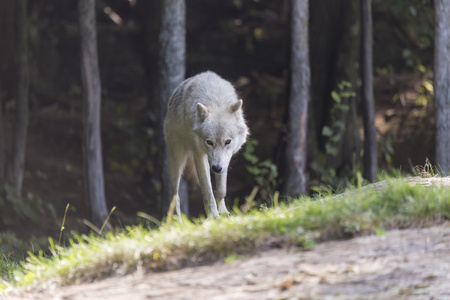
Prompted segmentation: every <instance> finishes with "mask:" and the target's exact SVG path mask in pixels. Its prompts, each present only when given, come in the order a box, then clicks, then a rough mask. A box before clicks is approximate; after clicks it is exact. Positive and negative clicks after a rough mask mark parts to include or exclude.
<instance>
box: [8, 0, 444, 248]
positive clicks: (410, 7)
mask: <svg viewBox="0 0 450 300" xmlns="http://www.w3.org/2000/svg"><path fill="white" fill-rule="evenodd" d="M0 3H1V4H2V7H3V9H2V10H1V11H0V14H1V15H0V22H1V25H0V37H1V39H2V47H1V51H0V62H1V63H0V99H1V108H2V120H1V124H2V126H3V128H4V130H3V132H4V134H5V136H4V141H5V143H4V145H5V150H4V153H5V159H4V161H5V168H4V170H0V171H1V172H2V174H4V176H3V179H2V190H1V197H0V209H1V219H0V232H2V233H1V236H0V237H1V240H0V247H1V248H2V250H4V251H5V253H7V252H8V251H12V249H13V247H18V248H20V245H21V244H24V243H25V244H27V245H24V246H23V248H27V247H29V244H28V242H21V241H19V240H17V239H16V237H15V236H16V235H17V236H19V237H20V238H21V239H22V238H23V239H24V240H27V241H30V240H32V241H35V242H34V243H36V245H38V244H39V243H40V242H39V240H40V239H41V238H42V237H45V238H46V237H47V236H55V235H58V234H59V230H60V225H61V219H62V216H63V215H64V210H65V208H66V207H67V204H70V206H69V211H68V213H67V218H66V223H65V227H66V229H67V230H71V229H77V230H79V231H83V230H87V229H88V227H87V226H86V225H85V223H86V222H83V220H85V219H87V218H88V217H87V216H88V208H87V206H86V203H85V201H84V200H83V199H84V195H83V163H82V132H83V131H82V83H81V75H80V74H81V71H80V35H79V28H78V8H77V2H76V1H52V2H48V1H28V7H27V10H26V15H25V17H26V18H25V20H26V25H27V28H28V37H27V42H26V45H27V46H28V76H29V120H28V122H29V124H28V139H27V143H26V151H25V153H26V157H25V165H24V166H25V167H24V170H25V172H24V178H23V191H22V192H21V195H17V194H16V193H15V192H14V189H13V188H12V187H11V185H10V183H9V182H10V180H9V179H8V175H7V174H8V170H9V169H12V168H13V159H12V157H13V156H14V155H13V153H15V151H14V150H13V144H14V120H15V117H14V116H15V112H16V111H17V110H18V109H19V108H18V106H17V105H16V103H17V102H16V86H17V82H18V78H20V74H18V71H17V70H18V69H17V62H18V61H19V59H18V58H17V56H16V55H15V54H16V53H17V52H16V49H17V48H16V47H17V38H16V34H17V31H18V30H19V27H18V26H17V21H16V19H15V17H14V16H16V9H17V8H16V7H15V5H14V3H15V1H13V0H1V1H0ZM186 9H187V15H186V32H187V35H186V76H187V77H189V76H192V75H195V74H197V73H199V72H202V71H205V70H212V71H215V72H217V73H219V74H220V75H221V76H223V77H224V78H226V79H228V80H230V81H232V82H233V83H234V84H235V86H236V87H237V89H238V92H239V94H240V95H241V97H242V98H243V99H244V103H245V113H246V116H247V119H248V123H249V126H250V129H251V132H252V134H251V140H250V142H249V143H248V144H247V146H246V147H245V149H243V151H242V152H241V154H240V155H238V156H237V157H236V158H235V161H234V163H233V165H232V168H231V170H230V174H229V184H228V189H229V196H228V205H229V206H232V205H233V204H235V203H236V204H237V205H239V203H242V202H243V201H244V198H245V196H247V195H249V194H250V192H251V191H252V189H253V188H254V187H255V186H259V187H260V190H259V195H258V196H257V198H258V199H260V200H258V202H257V205H262V206H264V205H267V206H270V204H271V203H270V201H271V197H270V196H271V195H273V192H275V191H276V190H278V189H279V188H280V186H281V185H282V184H283V178H282V176H280V174H283V171H282V168H283V156H284V147H285V142H286V140H285V137H286V135H285V132H286V121H287V120H286V117H287V107H288V92H289V87H288V86H289V66H290V64H289V59H290V56H289V53H290V1H287V0H284V1H268V0H258V1H256V0H253V1H239V0H233V1H231V0H229V1H207V0H188V1H186ZM359 14H360V13H359V5H358V1H345V0H340V1H339V0H336V1H326V0H315V1H311V3H310V22H309V24H310V30H309V33H310V62H311V101H310V105H309V120H308V165H307V174H308V187H309V190H310V191H313V190H314V188H315V187H317V186H320V185H325V186H329V187H331V188H332V189H334V190H336V191H338V190H339V189H342V188H344V187H345V185H346V184H348V183H356V180H358V179H357V178H359V177H360V175H361V174H362V166H361V165H362V162H361V157H362V152H361V151H362V142H361V140H362V138H363V130H362V121H361V113H360V111H361V109H360V104H361V101H360V91H359V90H360V84H361V83H360V79H359V46H360V44H359V43H360V28H359V21H360V20H359V18H360V15H359ZM96 15H97V35H98V51H99V53H98V57H99V66H100V76H101V82H102V114H101V116H102V124H101V125H102V127H101V128H102V141H103V160H104V172H105V193H106V200H107V204H108V208H112V207H113V206H115V207H116V208H117V209H116V210H115V212H114V213H113V217H112V221H113V222H114V223H119V224H129V223H134V222H137V221H139V218H138V217H137V216H136V212H138V211H142V212H145V213H147V214H149V215H151V216H154V217H155V218H158V219H159V218H161V209H162V208H161V197H160V193H161V181H160V177H159V172H160V170H159V168H158V153H157V152H158V147H157V139H158V136H157V135H158V118H159V106H158V103H159V102H158V101H159V99H158V97H157V95H158V91H157V87H158V33H159V30H160V28H159V24H160V7H159V4H158V1H145V0H135V1H133V0H109V1H97V6H96ZM372 16H373V25H374V27H373V28H374V31H373V39H374V48H373V50H374V61H373V64H374V75H375V80H374V88H375V108H376V114H375V123H376V126H377V139H378V153H379V157H378V162H379V165H378V167H379V170H380V171H382V172H383V171H384V172H391V171H392V170H399V169H400V170H401V171H404V172H412V169H413V167H414V166H416V165H423V164H424V163H425V158H426V157H428V158H429V159H430V161H431V162H433V161H434V152H435V150H434V144H435V143H434V118H433V103H432V101H433V88H432V72H431V70H432V62H433V28H434V27H433V26H434V23H433V22H434V20H433V6H432V1H426V0H424V1H420V0H415V1H408V3H406V2H405V1H382V0H374V1H373V2H372ZM337 99H338V100H337ZM338 102H339V103H338ZM337 104H339V105H337ZM339 123H342V124H345V126H343V127H342V128H341V127H339V126H337V127H336V126H335V125H336V124H339ZM338 127H339V128H338ZM336 130H337V131H336ZM197 194H198V190H197V191H196V190H195V189H194V190H193V192H192V195H191V199H190V200H191V201H190V207H189V210H190V215H191V216H197V215H199V214H200V213H201V212H202V210H203V208H202V203H201V201H200V197H198V195H197ZM42 243H43V244H45V240H44V242H42ZM13 245H14V246H13Z"/></svg>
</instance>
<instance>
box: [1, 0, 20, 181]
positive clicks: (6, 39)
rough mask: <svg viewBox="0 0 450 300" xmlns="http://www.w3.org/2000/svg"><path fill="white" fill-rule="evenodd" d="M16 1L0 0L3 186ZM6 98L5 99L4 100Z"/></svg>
mask: <svg viewBox="0 0 450 300" xmlns="http://www.w3.org/2000/svg"><path fill="white" fill-rule="evenodd" d="M15 6H16V3H15V1H14V0H0V7H1V8H2V9H1V10H0V40H1V41H2V45H1V47H0V185H1V186H3V185H4V184H5V183H6V175H7V174H6V170H7V160H6V141H5V132H4V127H3V107H4V105H5V104H4V103H5V102H6V101H7V100H8V99H10V98H13V97H14V96H13V95H14V94H16V93H17V92H16V89H14V91H12V90H11V87H12V86H14V85H15V84H14V81H15V79H16V76H15V72H14V70H17V68H16V67H15V66H14V60H12V59H11V57H14V55H15V53H16V51H15V48H16V46H15V44H14V41H15V37H14V35H15V29H16V26H15V24H14V21H15V15H16V14H15V13H14V12H15V11H16V7H15ZM5 99H6V100H5Z"/></svg>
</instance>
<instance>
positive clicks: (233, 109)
mask: <svg viewBox="0 0 450 300" xmlns="http://www.w3.org/2000/svg"><path fill="white" fill-rule="evenodd" d="M241 107H242V99H239V101H238V102H236V103H235V104H233V105H231V106H230V112H231V113H232V114H234V113H235V112H237V111H238V110H239V108H241Z"/></svg>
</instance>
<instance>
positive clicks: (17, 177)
mask: <svg viewBox="0 0 450 300" xmlns="http://www.w3.org/2000/svg"><path fill="white" fill-rule="evenodd" d="M16 12H17V14H16V15H17V17H16V24H17V26H16V28H17V33H16V36H17V71H18V81H17V99H16V114H15V117H16V118H15V126H14V145H13V156H12V162H13V169H12V172H13V176H12V179H13V186H14V188H15V191H16V193H17V195H19V196H20V195H21V194H22V185H23V173H24V165H25V151H26V143H27V129H28V89H29V73H28V43H27V42H28V26H27V22H28V18H27V0H17V2H16Z"/></svg>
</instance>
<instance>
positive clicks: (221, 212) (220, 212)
mask: <svg viewBox="0 0 450 300" xmlns="http://www.w3.org/2000/svg"><path fill="white" fill-rule="evenodd" d="M219 214H220V216H221V217H229V216H231V214H230V213H229V212H228V210H225V211H219Z"/></svg>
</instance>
